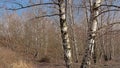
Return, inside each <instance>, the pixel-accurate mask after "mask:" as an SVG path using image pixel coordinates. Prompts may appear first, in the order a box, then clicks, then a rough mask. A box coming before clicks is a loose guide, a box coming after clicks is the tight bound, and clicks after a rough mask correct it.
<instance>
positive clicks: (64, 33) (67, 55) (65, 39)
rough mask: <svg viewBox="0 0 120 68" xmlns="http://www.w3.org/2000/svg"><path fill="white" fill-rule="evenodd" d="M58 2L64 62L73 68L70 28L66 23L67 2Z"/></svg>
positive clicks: (69, 67)
mask: <svg viewBox="0 0 120 68" xmlns="http://www.w3.org/2000/svg"><path fill="white" fill-rule="evenodd" d="M58 2H59V14H60V15H59V17H60V28H61V37H62V43H63V49H64V60H65V62H66V67H67V68H71V63H72V56H71V46H70V42H69V36H68V27H67V22H66V7H67V0H58Z"/></svg>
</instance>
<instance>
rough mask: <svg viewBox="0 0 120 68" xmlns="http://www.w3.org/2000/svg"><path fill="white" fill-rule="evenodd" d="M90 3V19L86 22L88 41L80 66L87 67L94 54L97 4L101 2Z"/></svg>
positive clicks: (98, 0) (99, 0) (96, 0)
mask: <svg viewBox="0 0 120 68" xmlns="http://www.w3.org/2000/svg"><path fill="white" fill-rule="evenodd" d="M90 3H91V4H92V6H91V10H90V20H89V23H88V41H87V45H88V46H87V49H86V52H85V55H84V57H83V60H82V64H81V68H89V66H90V64H91V59H92V57H93V54H94V48H95V37H96V30H97V23H98V21H97V18H95V17H96V16H98V14H99V6H100V3H101V0H95V1H92V0H91V1H90Z"/></svg>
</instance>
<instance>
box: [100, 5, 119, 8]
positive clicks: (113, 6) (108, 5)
mask: <svg viewBox="0 0 120 68" xmlns="http://www.w3.org/2000/svg"><path fill="white" fill-rule="evenodd" d="M101 6H107V7H115V8H120V6H117V5H107V4H102V5H100V6H99V7H101Z"/></svg>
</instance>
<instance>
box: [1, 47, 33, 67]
mask: <svg viewBox="0 0 120 68" xmlns="http://www.w3.org/2000/svg"><path fill="white" fill-rule="evenodd" d="M0 68H35V67H34V65H33V64H32V63H28V62H26V61H25V60H23V59H22V57H21V56H19V55H18V54H16V53H15V52H13V51H12V50H10V49H7V48H4V47H0Z"/></svg>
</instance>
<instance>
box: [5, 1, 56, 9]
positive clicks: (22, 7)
mask: <svg viewBox="0 0 120 68" xmlns="http://www.w3.org/2000/svg"><path fill="white" fill-rule="evenodd" d="M15 4H18V5H20V6H21V7H19V8H6V10H19V9H24V8H30V7H34V6H39V5H58V4H57V3H40V4H33V5H28V6H23V5H22V4H19V3H15Z"/></svg>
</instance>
